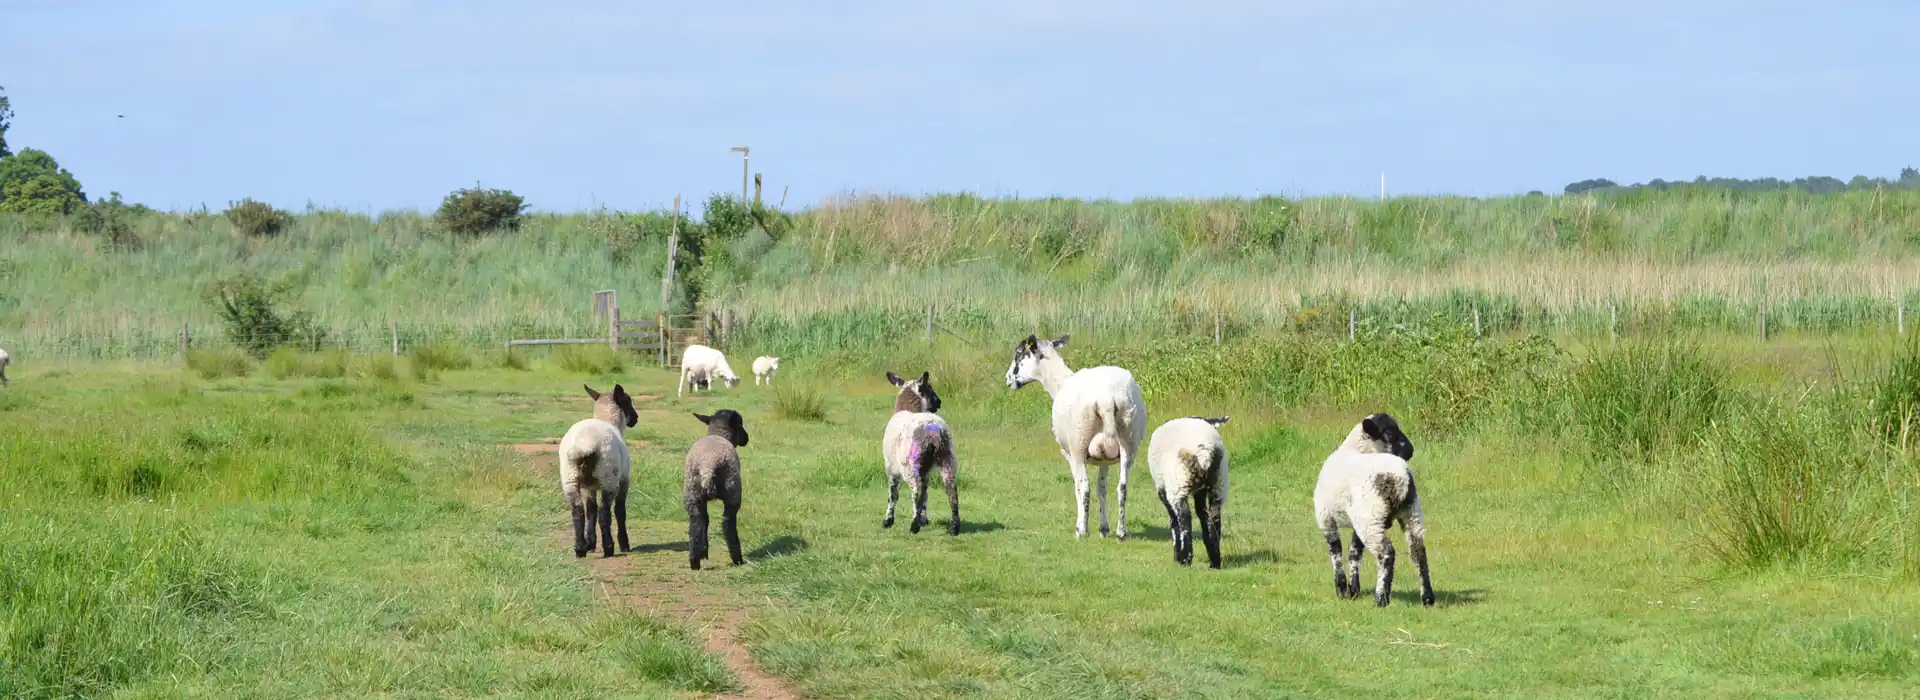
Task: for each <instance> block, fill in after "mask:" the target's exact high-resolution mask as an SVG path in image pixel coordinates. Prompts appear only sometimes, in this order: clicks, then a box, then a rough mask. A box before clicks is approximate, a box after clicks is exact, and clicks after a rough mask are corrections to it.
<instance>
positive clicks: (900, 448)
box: [880, 372, 960, 536]
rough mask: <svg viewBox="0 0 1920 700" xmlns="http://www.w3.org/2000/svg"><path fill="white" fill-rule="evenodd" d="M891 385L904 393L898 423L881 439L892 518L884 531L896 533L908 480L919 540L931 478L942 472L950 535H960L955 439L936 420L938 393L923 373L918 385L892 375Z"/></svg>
mask: <svg viewBox="0 0 1920 700" xmlns="http://www.w3.org/2000/svg"><path fill="white" fill-rule="evenodd" d="M887 381H888V382H890V383H892V384H893V385H894V386H896V387H899V388H900V393H899V395H897V396H895V397H894V400H893V418H892V419H891V420H888V421H887V430H886V432H885V433H883V434H882V435H881V437H880V458H881V460H882V461H883V462H884V463H885V464H886V469H887V517H886V519H885V520H882V521H880V527H883V528H888V527H893V512H894V506H895V505H896V504H898V503H899V502H900V481H901V480H902V479H904V480H906V482H907V486H908V488H909V489H910V490H911V491H912V493H913V523H912V525H910V526H909V528H908V529H909V530H910V531H911V532H913V533H915V534H918V533H919V532H920V528H921V526H923V525H926V524H927V476H928V475H929V473H931V472H933V471H935V470H938V471H939V472H940V481H941V482H942V483H944V484H945V485H946V487H947V507H948V508H949V509H950V511H951V515H950V516H949V517H948V519H947V535H948V536H954V535H958V534H960V490H959V487H958V485H957V484H956V483H955V480H956V478H957V473H956V472H957V471H958V469H959V464H958V460H956V459H955V458H954V455H953V433H952V431H950V430H949V429H948V428H947V422H946V421H945V420H943V419H941V418H940V416H938V415H936V412H938V411H939V410H940V395H939V394H936V393H934V391H933V379H932V377H931V375H929V373H927V372H921V373H920V378H919V379H913V380H907V379H901V378H900V377H899V376H897V375H895V374H894V373H892V372H888V373H887Z"/></svg>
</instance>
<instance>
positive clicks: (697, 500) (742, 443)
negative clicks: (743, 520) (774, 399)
mask: <svg viewBox="0 0 1920 700" xmlns="http://www.w3.org/2000/svg"><path fill="white" fill-rule="evenodd" d="M693 417H694V418H698V419H700V422H701V423H705V424H706V425H707V434H706V435H703V436H701V437H700V439H698V440H695V441H693V446H692V447H690V448H688V449H687V480H686V491H685V493H684V501H685V503H686V506H687V565H688V566H690V567H692V568H694V569H696V570H697V569H699V568H700V560H702V559H706V558H707V522H708V521H707V502H708V501H712V500H715V499H718V500H719V501H720V502H721V503H722V504H723V505H724V506H725V508H726V510H724V511H722V512H721V515H720V532H721V533H722V534H723V535H724V536H725V537H726V538H727V555H728V557H729V558H731V559H732V560H733V565H734V566H739V565H741V564H744V563H746V560H745V559H743V558H741V556H740V529H739V523H738V522H737V518H738V516H739V514H740V451H739V450H738V449H735V448H739V447H746V446H747V426H746V425H745V424H744V423H742V422H741V420H740V414H739V413H736V412H734V411H733V410H732V409H725V408H723V409H720V410H719V411H715V412H714V414H713V415H710V416H703V415H700V414H698V413H695V414H693Z"/></svg>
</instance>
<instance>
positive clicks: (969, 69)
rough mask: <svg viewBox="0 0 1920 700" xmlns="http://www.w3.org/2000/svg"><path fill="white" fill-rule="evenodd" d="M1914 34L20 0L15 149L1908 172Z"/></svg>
mask: <svg viewBox="0 0 1920 700" xmlns="http://www.w3.org/2000/svg"><path fill="white" fill-rule="evenodd" d="M162 5H165V6H164V7H162ZM909 5H913V7H909ZM1336 5H1337V6H1338V7H1337V8H1335V7H1334V6H1336ZM1917 45H1920V2H1914V1H1913V0H1903V1H1893V0H1889V1H1870V0H1856V1H1853V2H1846V1H1842V2H1824V3H1812V2H1776V1H1772V0H1748V1H1743V2H1733V1H1730V0H1699V1H1694V2H1683V1H1681V0H1674V1H1673V2H1652V1H1649V0H1613V1H1607V0H1602V1H1601V2H1590V3H1558V2H1547V1H1545V0H1528V1H1526V2H1515V1H1508V2H1494V1H1480V2H1422V1H1418V0H1391V1H1359V2H1351V1H1349V2H1312V3H1306V2H1259V1H1237V2H1205V1H1201V0H1188V1H1186V2H1168V1H1166V0H1160V1H1158V2H1132V1H1125V2H1121V1H1113V2H1108V1H1096V0H1066V1H1064V2H1045V1H1042V0H995V1H992V2H964V1H960V0H953V1H949V2H938V3H934V2H927V3H903V2H864V3H852V2H835V1H831V0H829V1H826V2H761V1H759V0H753V1H746V0H725V1H723V2H700V3H693V2H681V3H671V4H666V3H642V2H631V1H621V2H615V1H606V2H588V1H579V0H554V1H553V2H544V3H534V2H525V1H519V2H499V1H495V0H471V1H466V2H451V1H448V2H423V1H408V0H324V1H322V0H309V1H307V2H297V3H296V2H278V3H275V2H236V1H232V0H207V1H203V2H168V3H157V2H131V1H127V0H92V1H86V2H82V1H80V0H0V85H3V86H5V88H6V91H7V94H8V95H10V96H11V97H12V98H13V104H14V109H15V111H16V112H18V116H17V117H16V119H15V129H14V130H13V131H12V132H11V133H10V134H9V138H8V140H9V141H10V142H12V143H13V144H15V147H16V149H17V148H18V147H21V146H31V147H37V148H41V149H44V150H46V151H49V152H50V153H52V154H53V155H54V156H55V157H56V158H58V159H59V160H60V162H61V164H62V165H64V166H66V167H68V168H69V169H71V170H73V171H74V173H75V174H76V175H78V176H79V177H80V178H81V181H82V183H83V184H84V185H85V186H86V188H87V191H88V194H89V195H104V194H106V193H107V192H108V191H109V190H118V191H120V192H121V193H123V195H124V196H126V197H127V198H128V199H131V200H134V201H140V202H145V203H148V204H150V205H154V206H159V207H163V208H172V207H180V208H184V207H189V206H194V205H197V204H200V203H202V202H204V203H207V204H208V205H209V206H212V207H214V208H216V209H217V208H219V207H221V206H223V205H224V204H225V203H226V202H227V201H229V200H234V199H239V198H241V197H248V196H251V197H255V198H258V199H264V200H267V201H270V202H273V203H275V204H278V205H281V206H287V207H296V208H297V207H303V206H304V205H305V204H306V203H307V202H308V201H312V202H314V203H316V204H319V205H323V206H344V207H348V208H351V209H356V210H383V209H389V208H431V207H432V206H434V205H435V204H437V202H438V201H439V198H440V197H441V196H442V195H444V194H445V193H446V192H447V191H449V190H451V189H453V188H456V187H462V186H468V185H471V184H473V183H474V182H475V181H476V180H477V181H479V182H481V183H482V184H484V185H486V186H490V187H506V188H510V189H513V190H515V191H517V192H519V193H521V194H523V195H526V196H527V197H528V199H529V200H530V202H531V204H532V205H533V206H534V207H535V208H536V209H541V210H571V209H579V208H585V207H590V206H593V205H595V204H596V203H604V204H607V205H609V206H614V207H619V208H638V207H651V206H660V205H662V204H663V203H664V202H666V201H669V200H670V199H671V198H672V196H673V194H674V193H675V192H680V193H684V194H687V195H689V196H693V197H704V196H705V195H706V194H708V193H711V192H714V191H718V190H730V189H734V188H738V187H739V177H740V175H739V173H740V170H739V168H740V162H739V156H738V154H732V153H728V152H727V148H728V147H730V146H734V145H739V144H745V145H748V146H751V147H752V148H753V165H754V168H755V169H756V170H760V171H762V172H764V173H765V174H766V178H767V181H768V183H769V186H770V187H771V189H772V192H771V193H770V196H772V197H775V198H777V197H778V195H779V191H780V188H781V187H782V186H791V187H792V191H791V194H790V195H789V196H788V205H789V208H792V207H794V206H795V205H807V204H811V203H813V202H816V201H818V200H819V199H820V198H822V197H825V196H828V195H831V194H834V193H836V192H843V191H849V190H852V191H863V192H873V191H879V192H898V193H910V194H917V193H923V192H930V191H958V190H971V191H975V192H979V193H982V194H987V195H1010V194H1020V195H1049V194H1059V195H1068V196H1112V197H1119V198H1127V197H1133V196H1140V195H1187V196H1195V195H1228V194H1239V195H1252V194H1256V193H1281V194H1336V193H1349V194H1371V193H1373V192H1374V191H1375V190H1377V189H1378V187H1379V182H1378V178H1379V174H1380V172H1381V171H1383V170H1384V171H1386V173H1387V186H1388V189H1389V190H1390V191H1392V192H1396V193H1455V194H1467V195H1489V194H1508V193H1520V192H1525V191H1526V190H1529V189H1540V190H1545V191H1550V192H1552V191H1558V190H1559V188H1560V187H1561V186H1563V185H1565V184H1566V183H1568V182H1571V181H1574V180H1580V179H1585V178H1588V177H1607V178H1611V179H1614V180H1617V181H1620V182H1629V181H1641V180H1647V179H1651V178H1655V177H1662V178H1667V179H1690V178H1691V177H1693V176H1695V175H1701V174H1705V175H1716V176H1717V175H1724V176H1737V177H1761V176H1768V175H1772V176H1781V177H1795V176H1802V175H1812V174H1822V175H1833V176H1836V177H1840V178H1843V179H1844V178H1847V177H1849V176H1852V175H1854V174H1858V173H1865V174H1869V175H1882V176H1888V177H1892V176H1894V175H1895V174H1896V173H1897V172H1898V171H1899V169H1900V167H1902V166H1904V165H1909V164H1913V165H1920V111H1917V110H1916V107H1920V52H1916V50H1915V48H1914V47H1915V46H1917ZM118 114H125V115H126V118H125V119H119V118H116V116H115V115H118Z"/></svg>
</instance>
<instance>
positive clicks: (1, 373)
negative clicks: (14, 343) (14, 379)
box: [0, 349, 13, 386]
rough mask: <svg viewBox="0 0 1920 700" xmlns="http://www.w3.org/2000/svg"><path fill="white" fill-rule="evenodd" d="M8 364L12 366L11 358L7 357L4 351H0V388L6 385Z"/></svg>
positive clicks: (10, 356)
mask: <svg viewBox="0 0 1920 700" xmlns="http://www.w3.org/2000/svg"><path fill="white" fill-rule="evenodd" d="M10 364H13V356H12V355H8V354H7V351H6V350H5V349H0V386H6V385H7V365H10Z"/></svg>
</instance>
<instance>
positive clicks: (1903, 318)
mask: <svg viewBox="0 0 1920 700" xmlns="http://www.w3.org/2000/svg"><path fill="white" fill-rule="evenodd" d="M1898 324H1899V326H1900V335H1906V334H1907V297H1906V295H1904V294H1903V295H1901V296H1900V311H1899V314H1898Z"/></svg>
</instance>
